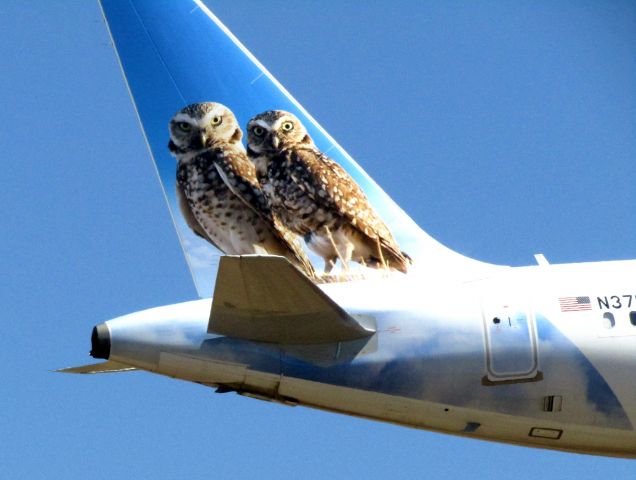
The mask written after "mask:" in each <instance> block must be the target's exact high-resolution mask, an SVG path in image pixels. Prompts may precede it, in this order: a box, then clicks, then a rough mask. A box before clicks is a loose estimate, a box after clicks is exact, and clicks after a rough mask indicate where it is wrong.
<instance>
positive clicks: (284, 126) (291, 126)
mask: <svg viewBox="0 0 636 480" xmlns="http://www.w3.org/2000/svg"><path fill="white" fill-rule="evenodd" d="M281 128H282V129H283V130H284V131H285V132H291V131H292V130H293V129H294V124H293V123H292V122H284V123H283V124H282V125H281Z"/></svg>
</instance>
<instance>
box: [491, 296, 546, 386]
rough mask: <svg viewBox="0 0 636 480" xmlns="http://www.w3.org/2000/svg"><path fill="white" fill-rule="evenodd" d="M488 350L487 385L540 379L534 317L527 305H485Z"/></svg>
mask: <svg viewBox="0 0 636 480" xmlns="http://www.w3.org/2000/svg"><path fill="white" fill-rule="evenodd" d="M483 320H484V330H485V348H486V376H485V377H484V379H483V383H484V384H491V385H496V384H499V383H515V382H528V381H535V380H540V379H541V373H540V372H539V371H538V367H539V362H538V356H537V333H536V326H535V322H534V315H532V313H531V312H530V311H529V309H528V308H527V307H526V306H525V304H524V303H521V302H504V301H500V300H495V301H487V302H484V305H483Z"/></svg>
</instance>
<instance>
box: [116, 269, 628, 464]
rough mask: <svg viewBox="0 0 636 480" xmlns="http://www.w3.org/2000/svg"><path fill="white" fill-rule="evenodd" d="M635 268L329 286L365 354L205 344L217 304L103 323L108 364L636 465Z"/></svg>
mask: <svg viewBox="0 0 636 480" xmlns="http://www.w3.org/2000/svg"><path fill="white" fill-rule="evenodd" d="M635 273H636V261H617V262H599V263H586V264H568V265H546V266H533V267H518V268H502V269H500V270H498V271H497V273H495V274H490V275H489V276H488V277H487V278H481V279H471V280H470V281H460V282H452V281H450V280H443V279H439V278H435V276H434V275H422V276H417V277H414V276H404V275H400V274H396V275H394V276H392V277H391V278H390V279H378V280H367V281H357V282H347V283H337V284H328V285H324V286H322V287H321V288H323V290H324V291H325V292H326V293H327V294H328V295H329V296H330V297H331V298H332V299H333V300H335V301H336V302H337V303H338V304H339V305H341V306H342V307H343V308H344V309H345V310H347V312H349V313H350V314H364V315H368V316H372V317H373V319H374V320H375V322H376V324H377V332H376V333H375V334H374V335H373V336H371V337H369V338H365V339H362V340H356V341H350V342H341V343H338V344H323V345H279V344H268V343H258V342H251V341H246V340H241V339H236V338H230V337H223V336H218V335H213V334H209V333H207V326H208V318H209V314H210V305H211V301H210V300H209V299H208V300H199V301H193V302H187V303H182V304H176V305H170V306H165V307H159V308H155V309H150V310H145V311H142V312H137V313H134V314H131V315H127V316H124V317H120V318H118V319H115V320H111V321H109V322H106V325H107V326H108V330H109V333H110V357H109V358H110V359H111V360H114V361H117V362H121V363H124V364H127V365H132V366H135V367H137V368H140V369H144V370H147V371H151V372H154V373H158V374H162V375H168V376H171V377H176V378H181V379H185V380H189V381H193V382H198V383H202V384H205V385H209V386H216V387H220V388H219V390H220V391H236V392H238V393H241V394H244V395H248V396H253V397H256V398H261V399H266V400H272V401H279V402H282V403H286V404H290V405H305V406H312V407H316V408H321V409H326V410H330V411H335V412H341V413H346V414H351V415H356V416H363V417H369V418H374V419H378V420H383V421H389V422H395V423H399V424H403V425H408V426H412V427H417V428H424V429H431V430H436V431H441V432H446V433H452V434H457V435H466V436H472V437H476V438H482V439H489V440H496V441H502V442H508V443H516V444H523V445H529V446H537V447H543V448H552V449H560V450H569V451H577V452H582V453H593V454H601V455H612V456H625V457H636V433H634V429H633V424H634V422H636V388H634V385H635V383H636V382H635V380H636V288H635V286H634V283H633V277H634V274H635Z"/></svg>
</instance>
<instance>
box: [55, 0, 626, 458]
mask: <svg viewBox="0 0 636 480" xmlns="http://www.w3.org/2000/svg"><path fill="white" fill-rule="evenodd" d="M101 5H102V10H103V14H104V17H105V20H106V23H107V25H108V29H109V31H110V34H111V37H112V40H113V43H114V46H115V49H116V51H117V54H118V56H119V60H120V63H121V67H122V71H123V73H124V76H125V79H126V82H127V84H128V87H129V89H130V93H131V97H132V100H133V102H134V105H135V108H136V110H137V112H138V115H139V119H140V123H141V126H142V129H143V133H144V135H145V137H146V139H147V142H148V146H149V149H150V152H151V154H152V157H153V159H154V161H155V163H156V166H157V171H158V174H159V177H160V179H161V182H162V184H163V186H164V191H165V195H166V199H167V201H168V204H169V207H170V210H171V212H172V215H173V219H174V222H175V226H176V228H177V231H178V233H179V237H180V240H181V243H182V245H183V249H184V253H185V255H186V258H187V260H188V264H189V266H190V269H191V271H192V274H193V277H194V280H195V283H196V286H197V289H198V292H199V295H200V297H202V299H200V300H194V301H191V302H186V303H181V304H176V305H168V306H163V307H158V308H153V309H150V310H144V311H140V312H136V313H132V314H129V315H126V316H123V317H120V318H116V319H114V320H110V321H107V322H105V323H102V324H100V325H97V326H96V327H95V328H94V329H93V334H92V350H91V355H92V356H93V357H95V358H99V359H104V360H106V361H105V362H104V363H99V364H93V365H87V366H82V367H75V368H68V369H64V370H62V371H65V372H71V373H101V372H119V371H126V370H145V371H148V372H153V373H157V374H160V375H166V376H170V377H174V378H179V379H183V380H188V381H191V382H196V383H200V384H203V385H207V386H210V387H213V388H216V390H217V391H218V392H236V393H238V394H240V395H246V396H249V397H254V398H257V399H261V400H267V401H273V402H280V403H282V404H285V405H290V406H294V405H299V406H308V407H315V408H320V409H325V410H329V411H332V412H338V413H345V414H349V415H355V416H359V417H366V418H369V419H375V420H382V421H387V422H393V423H397V424H401V425H406V426H410V427H415V428H421V429H427V430H434V431H438V432H444V433H449V434H454V435H461V436H465V437H473V438H480V439H487V440H494V441H499V442H506V443H512V444H517V445H526V446H532V447H541V448H548V449H555V450H564V451H570V452H579V453H588V454H596V455H607V456H616V457H632V458H633V457H636V433H635V432H634V423H635V422H636V388H635V385H636V285H635V284H634V278H635V276H636V275H635V274H636V261H633V260H632V261H612V262H598V263H580V264H564V265H551V264H549V263H548V262H547V261H546V259H545V258H544V257H543V256H541V255H537V256H536V259H537V265H534V266H528V267H515V268H511V267H507V266H500V265H491V264H487V263H482V262H479V261H476V260H473V259H470V258H467V257H464V256H462V255H460V254H459V253H456V252H454V251H451V250H449V249H448V248H446V247H444V246H443V245H441V244H439V243H438V242H436V241H435V240H434V239H432V238H431V237H430V236H429V235H428V234H427V233H425V232H424V231H423V230H421V229H420V228H419V227H418V226H417V225H416V224H415V223H414V222H413V221H412V220H411V219H410V218H409V217H408V216H407V215H406V214H405V213H404V212H403V211H402V210H401V209H400V208H399V207H398V206H397V205H396V204H395V203H394V202H393V201H392V200H391V199H390V198H389V197H388V196H387V195H386V194H385V193H384V192H383V191H382V190H381V189H380V187H379V186H378V185H377V184H376V183H375V182H374V181H373V180H372V179H371V178H370V177H369V176H368V175H367V174H366V173H365V172H364V171H363V170H362V169H361V168H360V166H358V164H357V163H355V162H354V161H353V159H351V157H349V156H348V155H347V153H346V152H345V151H344V150H343V149H342V148H341V147H340V146H339V145H338V144H337V143H336V142H335V141H334V140H333V139H332V138H331V137H330V136H329V135H328V134H327V133H326V132H325V131H324V130H323V129H322V128H321V127H320V125H318V123H317V122H316V121H315V120H314V119H313V118H312V117H311V116H310V115H309V114H308V113H307V112H306V111H305V110H304V109H303V107H302V106H301V105H299V104H298V102H296V101H295V100H294V99H293V98H292V96H291V95H290V94H289V93H288V92H287V91H286V90H285V89H284V88H283V87H282V86H281V85H280V84H279V83H278V82H277V81H276V80H275V79H274V77H273V76H272V75H271V74H270V73H269V72H268V71H267V70H266V69H265V68H264V67H263V66H262V65H261V64H260V63H259V62H258V61H257V60H256V59H255V58H254V57H253V56H252V55H251V54H250V52H248V51H247V50H246V48H245V47H244V46H243V45H241V43H240V42H239V41H238V40H237V39H236V38H235V37H234V36H233V35H232V34H231V33H230V32H229V31H228V30H227V28H226V27H225V26H224V25H223V24H222V23H221V22H220V21H219V20H218V19H217V18H216V17H215V16H214V15H213V14H212V13H211V12H210V11H209V10H208V9H207V8H206V7H205V5H204V4H202V3H201V1H199V0H192V1H185V0H184V1H175V2H157V1H155V0H128V1H123V0H101ZM175 39H178V41H175ZM241 134H242V135H241ZM395 161H399V159H396V160H395ZM250 235H251V236H250ZM212 293H213V295H212V298H209V297H210V294H212Z"/></svg>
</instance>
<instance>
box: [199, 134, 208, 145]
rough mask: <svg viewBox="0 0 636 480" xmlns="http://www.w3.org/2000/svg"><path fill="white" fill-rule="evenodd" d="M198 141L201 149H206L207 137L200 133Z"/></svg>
mask: <svg viewBox="0 0 636 480" xmlns="http://www.w3.org/2000/svg"><path fill="white" fill-rule="evenodd" d="M200 140H201V146H202V147H208V146H209V145H208V136H207V135H206V134H204V133H202V134H201V138H200Z"/></svg>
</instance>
